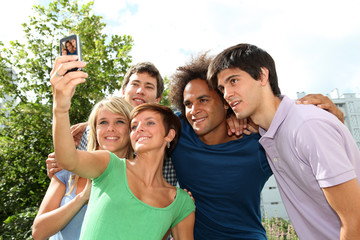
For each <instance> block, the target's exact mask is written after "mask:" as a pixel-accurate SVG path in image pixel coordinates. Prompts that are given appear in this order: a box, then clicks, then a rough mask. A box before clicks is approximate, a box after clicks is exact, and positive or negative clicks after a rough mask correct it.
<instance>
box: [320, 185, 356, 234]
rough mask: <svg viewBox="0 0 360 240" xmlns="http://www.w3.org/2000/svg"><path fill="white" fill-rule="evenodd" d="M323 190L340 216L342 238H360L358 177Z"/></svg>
mask: <svg viewBox="0 0 360 240" xmlns="http://www.w3.org/2000/svg"><path fill="white" fill-rule="evenodd" d="M322 190H323V192H324V194H325V197H326V199H327V201H328V203H329V204H330V206H331V207H332V208H333V209H334V211H335V212H336V213H337V214H338V216H339V218H340V221H341V231H340V240H345V239H347V240H352V239H353V240H355V239H360V186H359V183H358V181H357V179H352V180H350V181H348V182H345V183H342V184H339V185H337V186H334V187H329V188H323V189H322Z"/></svg>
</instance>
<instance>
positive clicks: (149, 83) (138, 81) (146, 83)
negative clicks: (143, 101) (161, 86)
mask: <svg viewBox="0 0 360 240" xmlns="http://www.w3.org/2000/svg"><path fill="white" fill-rule="evenodd" d="M131 82H137V83H141V81H140V80H137V79H134V80H131V81H130V82H129V83H131ZM145 85H151V86H153V87H155V84H153V83H151V82H145Z"/></svg>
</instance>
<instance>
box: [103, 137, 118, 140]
mask: <svg viewBox="0 0 360 240" xmlns="http://www.w3.org/2000/svg"><path fill="white" fill-rule="evenodd" d="M106 139H108V140H116V139H119V138H118V137H106Z"/></svg>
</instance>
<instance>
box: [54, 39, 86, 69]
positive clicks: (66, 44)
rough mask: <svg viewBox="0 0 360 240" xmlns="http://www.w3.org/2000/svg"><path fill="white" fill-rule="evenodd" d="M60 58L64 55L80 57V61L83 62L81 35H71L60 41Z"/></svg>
mask: <svg viewBox="0 0 360 240" xmlns="http://www.w3.org/2000/svg"><path fill="white" fill-rule="evenodd" d="M59 50H60V56H64V55H78V56H79V58H78V61H81V41H80V37H79V35H76V34H74V35H71V36H68V37H64V38H62V39H61V40H60V47H59ZM76 70H81V69H71V70H69V71H76Z"/></svg>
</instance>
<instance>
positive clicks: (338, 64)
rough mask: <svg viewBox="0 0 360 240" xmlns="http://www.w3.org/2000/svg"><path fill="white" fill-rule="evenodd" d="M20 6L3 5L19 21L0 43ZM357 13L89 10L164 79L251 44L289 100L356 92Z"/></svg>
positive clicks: (346, 6) (322, 9)
mask: <svg viewBox="0 0 360 240" xmlns="http://www.w3.org/2000/svg"><path fill="white" fill-rule="evenodd" d="M84 1H85V2H87V1H88V0H84ZM22 2H24V4H25V3H26V4H27V5H24V4H23V3H22V8H21V9H19V8H18V7H17V6H18V5H19V1H10V2H7V4H11V5H10V7H6V8H7V9H9V10H12V9H18V10H19V11H17V13H16V15H18V16H19V17H15V16H14V15H11V14H10V13H13V12H16V11H5V12H4V14H2V15H1V18H0V20H2V22H3V23H6V24H3V25H4V27H5V28H2V33H1V40H2V41H4V39H16V38H17V36H18V35H19V34H22V29H21V28H19V25H20V24H21V23H22V22H25V20H27V17H26V16H27V15H29V14H30V10H31V5H33V4H34V3H35V2H36V1H35V0H32V1H22ZM23 9H26V10H27V12H20V11H22V10H23ZM359 9H360V2H359V1H357V0H343V1H341V2H339V1H333V0H329V1H325V0H318V1H312V0H303V1H286V0H274V1H267V0H253V1H245V0H237V1H233V0H197V1H190V0H183V1H180V2H179V1H167V0H152V1H148V0H127V1H118V2H116V1H115V2H114V1H111V0H101V1H99V0H98V1H95V5H94V13H95V14H97V15H101V16H103V18H104V21H105V22H106V23H107V28H106V31H107V33H108V34H118V35H123V34H127V35H131V36H132V37H133V39H134V47H133V50H132V52H131V54H132V56H133V59H134V62H138V61H151V62H153V63H154V64H155V65H156V66H157V67H158V68H159V69H160V71H161V73H162V74H163V75H167V76H169V75H171V74H172V73H173V72H174V71H175V70H176V68H177V67H178V66H180V65H182V64H184V63H185V62H186V61H187V60H189V58H190V55H191V54H196V53H198V52H200V51H204V50H211V53H213V54H216V53H218V52H219V51H221V50H223V49H225V48H227V47H229V46H231V45H234V44H237V43H240V42H247V43H252V44H255V45H257V46H259V47H261V48H263V49H265V50H266V51H268V52H269V53H270V54H271V55H272V56H273V58H274V59H275V62H276V64H277V70H278V75H279V82H280V87H281V89H282V92H283V93H286V94H288V95H290V97H296V92H297V91H306V92H308V93H310V92H311V93H322V94H327V93H329V92H330V91H331V90H332V89H333V88H339V90H340V92H341V93H343V92H345V91H351V90H353V91H357V92H359V87H357V86H358V85H360V84H358V82H360V79H359V77H360V76H359V75H360V73H359V70H358V66H359V65H360V54H359V53H360V45H359V44H358V43H359V42H360V15H359V14H358V10H359ZM16 23H17V25H18V26H16ZM14 24H15V25H14ZM5 25H6V26H5ZM15 29H19V30H15ZM12 30H13V31H12ZM9 33H11V34H9ZM15 33H16V34H15Z"/></svg>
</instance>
